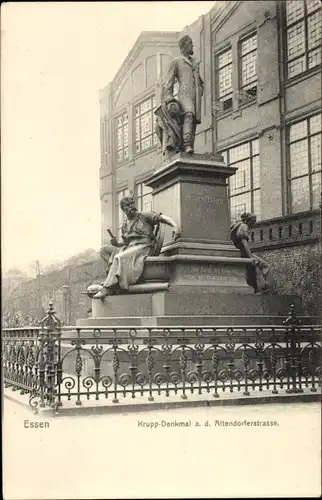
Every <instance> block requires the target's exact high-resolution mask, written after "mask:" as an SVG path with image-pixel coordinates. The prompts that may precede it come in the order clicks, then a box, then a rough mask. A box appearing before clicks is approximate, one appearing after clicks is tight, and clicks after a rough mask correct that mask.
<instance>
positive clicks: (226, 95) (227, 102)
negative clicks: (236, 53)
mask: <svg viewBox="0 0 322 500" xmlns="http://www.w3.org/2000/svg"><path fill="white" fill-rule="evenodd" d="M216 61H217V88H218V100H219V102H220V103H221V105H222V109H223V110H225V109H229V108H231V107H232V105H233V100H232V96H233V87H232V80H231V75H232V68H233V65H232V51H231V49H229V50H226V51H225V52H222V53H221V54H219V55H218V56H217V58H216Z"/></svg>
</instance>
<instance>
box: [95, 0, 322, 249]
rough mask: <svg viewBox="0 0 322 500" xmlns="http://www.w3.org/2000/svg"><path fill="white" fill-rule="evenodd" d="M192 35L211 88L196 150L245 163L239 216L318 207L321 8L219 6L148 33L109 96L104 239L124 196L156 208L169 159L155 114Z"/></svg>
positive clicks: (104, 128)
mask: <svg viewBox="0 0 322 500" xmlns="http://www.w3.org/2000/svg"><path fill="white" fill-rule="evenodd" d="M186 33H187V34H189V35H190V36H191V38H192V39H193V42H194V49H195V57H196V59H197V61H199V62H200V73H201V76H202V78H203V80H204V82H205V92H204V97H203V103H202V123H201V125H199V126H198V127H197V136H196V143H195V151H196V152H199V153H203V152H219V153H221V154H222V155H223V156H224V159H225V161H226V162H227V163H228V164H229V165H234V166H235V167H238V170H237V172H236V174H235V175H234V176H233V177H232V178H231V179H230V184H229V187H228V193H229V198H230V210H231V219H232V220H234V219H236V218H238V217H239V215H240V214H241V213H242V212H244V211H252V212H254V213H256V215H257V216H258V219H259V220H262V221H265V220H271V219H275V218H278V217H281V216H286V217H288V216H292V215H295V214H305V213H311V212H314V211H315V210H317V209H318V208H319V204H320V202H321V201H320V200H321V2H320V1H319V0H305V1H304V0H295V1H291V0H288V1H287V2H285V1H260V2H259V1H227V2H218V3H216V4H215V5H214V7H213V8H212V9H211V10H210V12H208V13H207V14H206V15H203V16H201V17H200V18H199V19H197V20H196V21H195V22H194V23H193V24H192V25H190V26H187V27H185V29H184V30H182V31H181V32H170V33H169V32H160V33H159V32H143V33H142V34H141V35H140V37H139V39H138V40H137V42H136V43H135V45H134V47H133V48H132V50H131V52H130V53H129V55H128V57H127V58H126V60H125V61H124V63H123V65H122V67H121V68H120V70H119V71H118V73H117V75H116V77H115V78H114V80H113V81H112V82H111V83H110V84H109V85H108V86H107V87H106V88H104V89H103V90H102V91H101V92H100V109H101V167H100V197H101V204H102V210H101V212H102V242H103V241H106V240H108V239H109V237H108V234H107V233H106V230H107V229H108V228H110V229H112V230H113V231H114V232H117V231H118V228H119V227H120V226H121V224H122V221H123V219H122V217H123V216H122V212H121V211H120V209H119V201H120V199H121V198H122V196H124V195H126V194H128V193H130V192H131V193H132V194H133V195H134V196H135V197H136V200H137V204H138V207H139V209H145V210H149V209H151V208H153V207H152V196H151V192H150V190H149V189H148V188H147V187H146V186H145V185H144V180H145V179H146V178H147V177H148V176H149V174H150V173H151V172H153V171H154V170H155V169H156V168H158V167H159V166H160V163H161V160H162V152H161V147H160V145H159V144H158V141H157V137H156V135H155V131H154V123H155V117H154V110H155V108H156V106H158V104H159V103H160V97H161V88H162V80H163V78H164V76H165V72H166V69H167V66H168V64H169V61H170V59H171V58H172V57H174V56H176V55H178V54H179V48H178V40H179V38H180V37H181V36H182V35H183V34H186Z"/></svg>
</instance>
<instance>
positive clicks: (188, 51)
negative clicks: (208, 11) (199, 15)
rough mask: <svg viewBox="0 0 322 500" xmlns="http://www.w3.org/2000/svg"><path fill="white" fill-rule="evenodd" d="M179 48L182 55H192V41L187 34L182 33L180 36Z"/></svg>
mask: <svg viewBox="0 0 322 500" xmlns="http://www.w3.org/2000/svg"><path fill="white" fill-rule="evenodd" d="M179 48H180V50H181V52H182V54H183V55H184V56H192V54H193V43H192V40H191V38H190V36H189V35H184V36H182V37H181V38H180V40H179Z"/></svg>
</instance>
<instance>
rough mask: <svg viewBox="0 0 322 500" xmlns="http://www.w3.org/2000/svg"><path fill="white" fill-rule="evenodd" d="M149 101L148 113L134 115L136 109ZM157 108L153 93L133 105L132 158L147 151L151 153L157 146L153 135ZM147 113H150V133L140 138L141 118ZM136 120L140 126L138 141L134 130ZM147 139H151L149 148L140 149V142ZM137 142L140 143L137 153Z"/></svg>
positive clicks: (154, 134) (156, 140) (155, 136)
mask: <svg viewBox="0 0 322 500" xmlns="http://www.w3.org/2000/svg"><path fill="white" fill-rule="evenodd" d="M149 99H150V100H151V109H149V110H148V111H146V112H144V113H139V115H136V108H140V107H141V105H142V104H144V103H145V102H147V101H148V100H149ZM153 103H154V104H153ZM157 107H158V106H157V102H156V95H155V93H154V92H153V93H152V94H150V95H148V96H146V97H144V98H142V99H141V100H139V101H137V102H135V103H134V104H133V121H132V123H133V144H134V150H133V156H134V157H137V156H140V155H142V154H145V153H146V152H147V151H151V150H153V149H155V148H156V147H157V145H158V138H157V135H156V133H155V125H156V116H155V114H154V111H155V110H156V109H157ZM148 113H151V120H152V133H151V134H149V135H147V136H145V137H143V138H142V136H141V117H142V116H144V115H146V114H148ZM137 119H139V124H140V132H139V136H140V138H139V140H137V130H136V123H137ZM149 137H151V146H149V147H147V148H146V149H142V141H143V140H145V139H147V138H149ZM138 142H139V143H140V150H139V151H137V143H138Z"/></svg>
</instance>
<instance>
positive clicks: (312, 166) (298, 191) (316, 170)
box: [289, 114, 322, 213]
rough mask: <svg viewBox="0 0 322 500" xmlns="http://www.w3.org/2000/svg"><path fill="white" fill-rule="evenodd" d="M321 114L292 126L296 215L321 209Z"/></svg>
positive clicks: (291, 167) (291, 183)
mask: <svg viewBox="0 0 322 500" xmlns="http://www.w3.org/2000/svg"><path fill="white" fill-rule="evenodd" d="M321 118H322V116H321V114H319V115H315V116H313V117H311V118H308V119H306V120H303V121H301V122H299V123H296V124H294V125H291V126H290V127H289V186H290V193H291V208H292V213H297V212H304V211H306V210H312V209H315V208H319V204H320V196H321Z"/></svg>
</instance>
